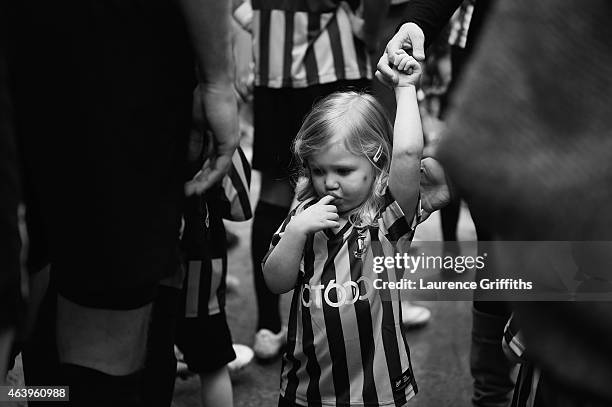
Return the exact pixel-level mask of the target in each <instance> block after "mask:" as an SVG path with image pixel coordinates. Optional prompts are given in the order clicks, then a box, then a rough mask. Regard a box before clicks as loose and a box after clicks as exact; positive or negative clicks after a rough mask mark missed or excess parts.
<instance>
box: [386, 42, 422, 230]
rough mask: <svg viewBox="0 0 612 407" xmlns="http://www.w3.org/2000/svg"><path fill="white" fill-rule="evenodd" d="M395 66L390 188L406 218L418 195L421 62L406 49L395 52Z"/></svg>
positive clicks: (420, 145)
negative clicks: (395, 111)
mask: <svg viewBox="0 0 612 407" xmlns="http://www.w3.org/2000/svg"><path fill="white" fill-rule="evenodd" d="M395 66H396V69H397V71H398V72H397V74H398V76H399V81H398V84H397V85H396V87H395V99H396V101H397V113H396V115H395V125H394V127H393V153H392V155H391V170H390V173H389V188H390V189H391V193H392V194H393V196H394V197H395V199H396V201H397V203H398V204H399V205H400V207H401V208H402V210H403V211H404V214H405V216H406V218H408V219H412V218H413V217H414V211H415V208H416V206H417V199H418V197H419V179H420V168H421V156H422V154H423V128H422V126H421V116H420V114H419V106H418V103H417V95H416V85H417V83H418V80H419V77H420V76H421V66H420V65H419V63H418V62H417V61H416V60H415V59H414V58H412V57H411V56H409V55H407V54H405V53H404V54H402V55H398V56H397V58H396V59H395Z"/></svg>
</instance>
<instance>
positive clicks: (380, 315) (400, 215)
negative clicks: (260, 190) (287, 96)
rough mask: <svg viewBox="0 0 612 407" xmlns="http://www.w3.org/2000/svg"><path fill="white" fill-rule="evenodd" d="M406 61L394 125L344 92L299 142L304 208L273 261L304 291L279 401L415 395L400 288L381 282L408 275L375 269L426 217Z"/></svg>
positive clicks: (379, 400) (270, 273)
mask: <svg viewBox="0 0 612 407" xmlns="http://www.w3.org/2000/svg"><path fill="white" fill-rule="evenodd" d="M396 61H397V62H398V65H396V67H395V70H396V72H397V74H398V75H399V77H400V80H399V82H398V85H397V86H396V87H395V93H396V98H397V102H398V109H400V110H401V111H402V114H401V115H398V116H397V118H396V121H395V129H393V128H392V126H391V123H390V121H389V119H388V118H387V116H386V114H385V111H384V108H383V107H382V106H381V105H380V104H379V103H378V102H377V101H376V100H375V99H374V97H372V96H370V95H367V94H362V93H357V92H345V93H334V94H332V95H331V96H329V97H327V98H325V99H323V100H322V101H320V102H319V103H318V104H317V105H316V106H315V107H314V108H313V110H312V111H311V112H310V114H309V115H308V116H307V117H306V119H305V121H304V124H303V125H302V127H301V129H300V131H299V132H298V135H297V137H296V140H295V143H294V153H295V156H296V160H297V162H298V163H299V164H301V177H300V180H299V181H298V185H297V196H298V199H299V201H300V203H299V204H298V205H297V207H296V208H295V209H294V210H293V211H292V212H291V213H290V214H289V216H288V217H287V219H286V220H285V221H284V222H283V223H282V225H281V227H280V228H279V230H278V231H277V233H276V234H275V235H274V237H273V239H272V243H271V248H270V250H269V252H268V254H267V255H266V256H265V258H264V265H263V270H264V277H265V279H266V283H267V285H268V287H269V288H270V290H271V291H272V292H275V293H284V292H288V291H290V290H292V289H293V290H294V294H293V300H292V303H291V311H290V317H289V328H288V338H287V348H286V351H285V354H284V356H283V366H282V374H281V389H280V401H279V406H306V405H323V406H398V407H399V406H404V405H406V404H407V400H408V399H410V398H411V397H413V396H414V394H415V393H416V392H417V385H416V382H415V379H414V376H413V371H412V366H411V362H410V354H409V348H408V344H407V342H406V340H405V338H404V336H403V332H402V325H401V320H402V318H401V312H402V311H401V306H400V298H399V293H398V291H397V290H388V289H386V288H384V287H383V288H381V286H383V285H384V283H386V282H395V281H398V279H399V278H400V277H401V276H400V275H399V274H398V273H399V272H401V270H399V269H396V268H394V267H389V268H386V267H382V268H383V269H384V270H383V271H382V272H381V271H380V270H379V268H378V267H375V265H376V264H379V260H380V259H383V258H388V257H393V256H395V254H396V253H401V252H405V251H406V250H407V249H408V248H409V245H410V242H411V240H412V237H413V235H414V230H415V227H416V225H417V224H418V223H419V221H420V220H421V212H422V211H421V199H420V192H419V181H420V177H421V174H420V168H421V155H422V150H423V133H422V128H421V120H420V116H419V110H418V106H417V99H416V90H415V84H416V83H417V81H418V79H419V76H420V72H421V68H420V66H419V64H418V63H417V62H416V60H414V59H413V58H412V57H410V56H408V55H407V54H405V53H404V54H403V55H402V56H401V57H400V58H397V59H396ZM400 71H401V72H400ZM392 134H393V137H392ZM391 138H393V140H391Z"/></svg>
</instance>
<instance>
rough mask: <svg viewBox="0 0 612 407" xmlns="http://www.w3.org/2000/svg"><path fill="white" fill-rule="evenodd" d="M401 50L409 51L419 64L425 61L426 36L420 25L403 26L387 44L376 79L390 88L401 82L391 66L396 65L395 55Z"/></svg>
mask: <svg viewBox="0 0 612 407" xmlns="http://www.w3.org/2000/svg"><path fill="white" fill-rule="evenodd" d="M400 50H405V51H407V52H408V54H411V55H412V56H413V57H414V59H416V60H417V61H419V62H423V61H424V60H425V35H424V34H423V30H421V28H419V26H418V25H416V24H414V23H406V24H404V25H402V26H401V27H400V29H399V30H398V32H397V33H396V34H395V35H394V36H393V38H391V40H390V41H389V42H388V43H387V48H386V50H385V52H384V53H383V55H382V56H381V57H380V60H379V61H378V65H377V69H378V70H377V71H376V78H378V80H379V81H381V82H382V83H383V84H385V85H387V86H388V87H390V88H392V87H394V86H397V81H398V80H399V78H398V77H397V74H396V73H395V72H393V69H392V68H391V66H392V65H393V64H394V63H395V55H397V52H398V51H400Z"/></svg>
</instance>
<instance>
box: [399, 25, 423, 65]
mask: <svg viewBox="0 0 612 407" xmlns="http://www.w3.org/2000/svg"><path fill="white" fill-rule="evenodd" d="M404 27H405V33H404V37H405V38H408V40H407V41H406V42H409V43H410V46H411V47H412V56H413V57H414V58H415V59H416V60H417V61H424V60H425V34H423V30H421V28H420V27H419V26H418V25H416V24H415V23H407V24H404V25H403V26H402V29H403V28H404ZM400 31H401V29H400ZM398 34H399V32H398Z"/></svg>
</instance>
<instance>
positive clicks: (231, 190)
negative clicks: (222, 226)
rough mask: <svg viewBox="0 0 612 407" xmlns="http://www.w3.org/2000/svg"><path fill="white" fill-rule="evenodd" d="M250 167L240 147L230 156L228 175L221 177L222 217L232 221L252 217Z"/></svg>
mask: <svg viewBox="0 0 612 407" xmlns="http://www.w3.org/2000/svg"><path fill="white" fill-rule="evenodd" d="M250 185H251V166H250V164H249V162H248V160H247V158H246V156H245V155H244V152H243V151H242V149H241V148H240V147H238V148H237V149H236V152H235V153H234V155H233V156H232V166H231V168H230V171H229V173H228V174H227V175H226V176H225V177H223V181H222V186H223V192H224V196H223V197H222V198H221V199H222V202H221V207H222V217H223V218H224V219H227V220H232V221H245V220H248V219H251V217H253V213H252V211H251V201H250V198H249V188H250Z"/></svg>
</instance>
